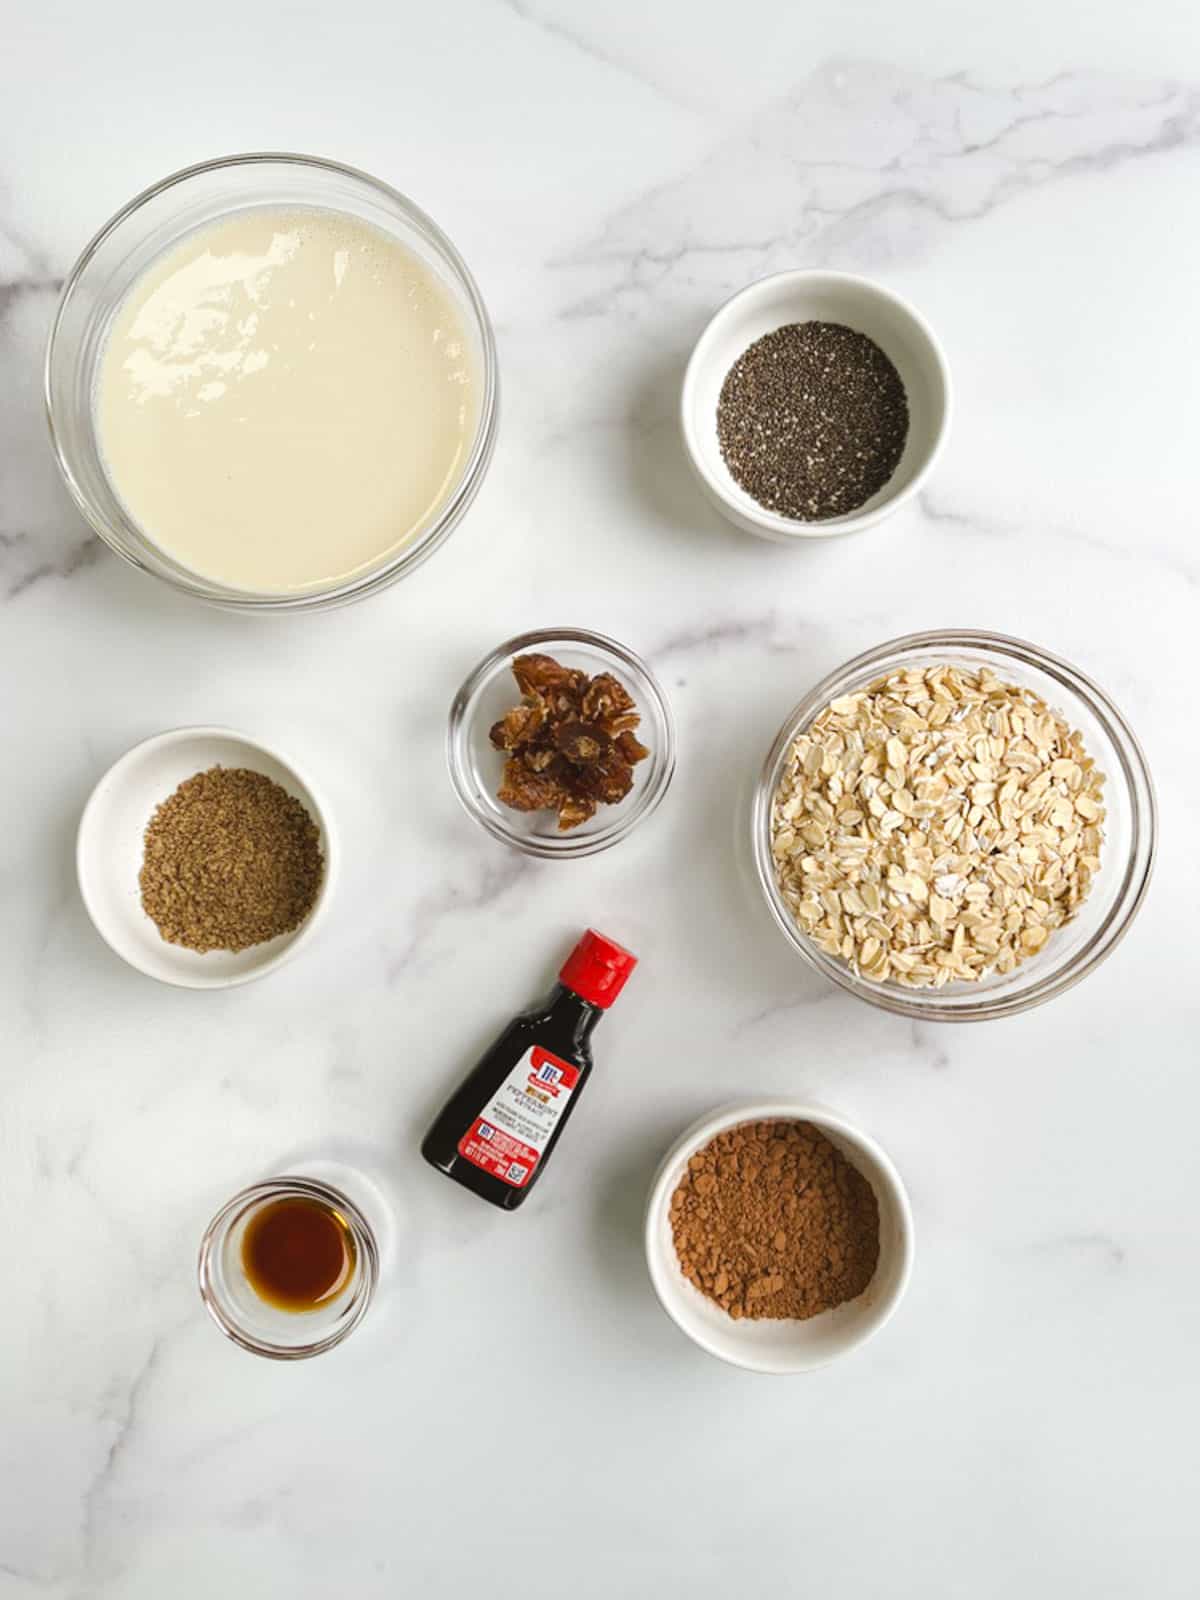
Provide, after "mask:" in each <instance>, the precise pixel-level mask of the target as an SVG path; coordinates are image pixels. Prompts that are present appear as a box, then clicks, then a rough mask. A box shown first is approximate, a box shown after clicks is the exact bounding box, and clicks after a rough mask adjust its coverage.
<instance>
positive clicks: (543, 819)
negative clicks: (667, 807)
mask: <svg viewBox="0 0 1200 1600" xmlns="http://www.w3.org/2000/svg"><path fill="white" fill-rule="evenodd" d="M531 651H538V652H541V653H542V654H543V655H548V656H553V657H554V659H555V660H556V661H559V662H561V663H562V665H563V666H565V667H577V668H579V669H580V670H581V671H583V672H586V673H588V674H589V675H590V676H593V677H594V676H595V675H596V674H597V673H599V672H611V673H612V675H613V677H614V678H616V679H617V680H618V681H619V682H621V683H623V684H624V686H625V687H626V689H628V690H629V693H630V694H631V695H632V696H633V698H634V700H635V702H636V704H637V709H638V711H639V712H640V713H641V718H642V720H641V724H640V726H639V727H638V728H637V729H636V730H635V732H636V734H637V737H638V738H639V739H640V740H641V742H642V743H643V744H644V745H645V746H646V748H647V749H648V750H649V751H650V754H649V756H648V757H647V758H646V760H645V761H641V762H639V763H638V765H637V766H636V767H634V769H633V774H634V777H633V788H632V790H631V791H630V793H629V794H628V795H627V796H626V797H625V799H624V800H622V801H621V802H620V804H619V805H615V806H601V807H600V808H599V810H598V811H597V812H596V815H595V816H594V817H592V818H590V819H589V821H587V822H584V823H581V824H580V826H579V827H578V828H572V829H571V830H570V832H568V833H559V831H558V820H557V818H556V816H555V814H554V813H553V812H552V811H535V812H522V811H511V810H509V808H508V807H507V806H504V805H501V803H500V801H499V800H497V798H496V790H497V789H498V788H499V786H500V779H501V775H502V773H503V770H504V754H503V752H502V751H500V750H497V749H496V748H495V746H494V745H493V744H492V742H491V740H490V739H489V738H488V733H489V731H490V730H491V727H492V725H493V723H496V722H498V721H499V720H500V718H501V717H502V716H503V715H504V713H505V712H506V711H507V710H509V708H510V707H512V706H515V705H516V704H517V703H518V702H519V700H520V698H521V693H520V690H519V689H518V688H517V685H516V682H515V680H514V678H513V675H512V672H511V671H510V667H511V665H512V660H513V657H514V656H519V655H525V654H526V653H528V652H531ZM446 756H447V760H448V761H449V764H450V781H451V782H452V783H453V785H454V792H455V794H456V795H457V796H458V798H459V800H460V801H461V802H462V805H463V808H464V809H465V810H466V811H467V812H468V813H469V815H471V816H472V817H474V818H475V820H476V822H478V823H479V824H480V826H481V827H483V828H486V829H487V831H488V832H489V833H490V834H491V835H492V837H493V838H496V839H501V840H503V842H504V843H505V844H510V845H512V846H513V847H514V848H515V849H517V850H524V851H525V852H526V854H528V855H532V856H541V857H543V858H544V859H546V860H548V861H553V860H559V859H561V858H563V857H566V856H590V855H594V854H595V853H596V852H597V851H598V850H607V849H608V847H609V846H610V845H614V844H617V843H619V842H620V840H622V839H624V838H625V836H626V834H628V833H630V832H631V831H632V829H634V828H635V827H636V826H637V824H638V823H639V822H641V821H642V820H643V818H645V817H648V816H649V815H650V813H651V812H652V811H653V810H654V808H655V806H657V805H658V803H659V801H660V800H661V799H662V797H663V795H664V794H666V792H667V786H668V785H669V784H670V782H671V778H672V776H673V775H674V772H675V723H674V719H673V718H672V716H671V708H670V706H669V705H668V704H667V698H666V696H665V695H664V694H663V692H662V689H661V688H660V687H659V684H658V681H657V679H656V678H655V676H654V674H653V673H652V672H651V671H650V668H649V667H648V666H647V665H646V663H645V662H644V661H642V660H640V659H639V658H638V657H637V656H635V655H634V653H633V651H632V650H627V649H626V648H625V647H624V645H620V644H617V643H616V641H615V640H613V639H606V638H605V637H604V635H603V634H601V633H590V632H589V631H588V630H587V629H585V628H542V629H539V630H538V631H537V632H535V633H523V634H521V635H520V637H519V638H516V639H509V640H507V641H506V642H505V643H504V644H502V645H498V646H497V647H496V649H495V650H493V651H492V652H491V654H490V655H487V656H485V657H484V659H483V660H482V661H481V662H480V663H479V665H478V666H477V667H476V668H475V670H474V671H473V672H472V673H471V675H470V677H469V678H468V679H467V681H466V682H465V683H464V684H463V686H462V688H461V689H460V690H459V691H458V693H457V695H455V697H454V704H453V705H452V706H451V708H450V726H449V730H448V733H447V739H446Z"/></svg>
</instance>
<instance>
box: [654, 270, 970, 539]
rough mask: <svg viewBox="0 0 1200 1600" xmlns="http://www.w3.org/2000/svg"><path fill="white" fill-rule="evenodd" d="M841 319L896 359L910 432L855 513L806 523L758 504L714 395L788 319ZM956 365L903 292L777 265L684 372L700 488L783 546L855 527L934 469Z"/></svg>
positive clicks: (686, 417) (688, 434)
mask: <svg viewBox="0 0 1200 1600" xmlns="http://www.w3.org/2000/svg"><path fill="white" fill-rule="evenodd" d="M812 321H820V322H840V323H843V324H844V325H845V326H846V327H848V328H854V329H855V330H856V331H857V332H859V333H865V334H866V335H867V337H868V338H869V339H873V340H874V341H875V343H876V344H877V345H878V346H879V347H880V349H881V350H882V351H883V352H884V353H885V355H887V356H888V357H890V359H891V361H892V363H893V364H894V366H895V367H896V370H897V371H898V372H899V374H900V377H901V380H902V382H903V384H904V391H905V394H906V395H907V397H908V440H907V443H906V444H905V446H904V454H903V455H902V456H901V458H900V463H899V465H898V466H897V468H896V470H895V472H893V474H892V476H891V477H890V478H889V479H888V481H887V483H885V484H884V486H883V488H882V489H880V490H879V491H878V492H877V493H876V494H874V495H872V496H871V498H870V499H869V500H868V501H866V503H865V504H864V505H862V506H860V507H859V509H858V510H857V511H852V512H850V513H848V514H847V515H846V516H844V517H829V518H826V519H825V520H823V521H821V522H801V521H799V520H798V519H797V518H795V517H784V516H780V515H779V513H778V512H775V511H768V510H766V509H765V507H763V506H760V505H759V503H758V501H757V500H755V499H753V498H752V497H751V496H750V495H749V494H747V493H746V491H745V490H744V489H743V488H741V487H740V485H739V484H738V483H737V482H736V481H735V480H734V478H733V475H732V474H731V472H730V471H729V468H728V467H727V466H726V465H725V460H724V457H723V456H722V455H721V446H720V444H719V442H718V440H717V402H718V400H719V399H720V395H721V385H722V384H723V383H724V381H725V377H726V374H727V373H728V371H729V369H730V367H732V366H733V364H734V362H735V361H736V360H737V359H738V357H739V356H741V355H742V353H743V352H744V351H745V350H746V349H747V347H748V346H749V345H751V344H753V343H754V341H755V340H756V339H761V338H762V337H763V335H764V334H767V333H772V332H774V330H775V329H776V328H782V327H785V326H786V325H787V324H788V323H791V322H812ZM950 411H951V391H950V369H949V367H948V366H947V364H946V357H945V354H944V352H943V350H942V347H941V345H940V344H939V343H938V341H937V339H936V337H935V336H934V333H933V331H932V329H931V328H930V327H929V325H928V323H926V322H925V321H924V319H923V318H922V317H921V316H919V315H918V313H917V312H916V311H914V310H913V308H912V306H910V305H909V304H908V303H907V302H906V301H904V300H902V299H901V298H900V297H899V295H895V294H893V293H892V292H891V290H890V289H884V288H882V287H881V286H880V285H879V284H877V283H872V282H870V280H869V279H867V278H858V277H855V276H853V275H852V274H851V273H848V272H808V271H803V272H780V273H777V274H776V275H775V276H774V277H771V278H761V279H759V281H758V282H757V283H752V284H750V285H749V286H748V287H747V288H745V289H742V290H741V291H740V292H739V293H738V294H735V295H734V296H733V298H732V300H727V301H726V302H725V304H724V305H723V306H722V307H721V309H720V310H719V311H718V312H717V314H716V315H715V316H714V317H713V319H712V321H711V322H710V323H709V324H708V326H707V328H705V330H704V332H703V333H702V334H701V335H700V338H699V340H698V341H697V343H696V348H695V349H694V350H693V352H692V357H691V360H690V361H689V362H688V366H687V372H686V373H685V374H684V379H683V394H682V399H681V423H682V427H683V442H684V446H685V448H686V450H687V455H688V459H689V460H690V462H691V464H692V467H693V470H694V471H695V473H696V476H697V478H698V479H699V481H700V487H701V488H702V489H703V490H704V492H705V494H706V495H707V496H708V498H709V499H710V500H711V501H712V503H713V505H714V506H716V508H717V510H718V511H719V512H721V514H722V515H723V516H726V517H728V518H729V520H730V521H731V522H733V523H736V525H737V526H738V527H739V528H744V529H745V530H746V532H747V533H754V534H757V535H758V536H759V537H760V538H763V539H774V540H775V541H777V542H778V543H781V544H794V543H799V542H802V541H804V540H806V539H827V538H830V537H831V536H832V535H834V534H839V533H857V532H859V531H860V530H861V529H863V528H869V527H872V526H873V525H874V524H875V523H877V522H881V521H882V520H883V518H884V517H887V516H890V515H891V513H892V512H893V511H895V510H896V509H897V507H898V506H902V505H903V504H904V502H905V501H906V500H910V499H911V498H912V496H913V495H915V494H916V493H917V491H918V489H920V487H921V485H922V484H923V483H924V482H925V479H926V478H927V477H928V476H929V473H930V472H931V471H932V470H933V465H934V462H935V461H936V460H937V458H938V455H939V454H940V452H941V449H942V446H943V444H944V443H945V440H946V435H947V432H948V431H949V427H950Z"/></svg>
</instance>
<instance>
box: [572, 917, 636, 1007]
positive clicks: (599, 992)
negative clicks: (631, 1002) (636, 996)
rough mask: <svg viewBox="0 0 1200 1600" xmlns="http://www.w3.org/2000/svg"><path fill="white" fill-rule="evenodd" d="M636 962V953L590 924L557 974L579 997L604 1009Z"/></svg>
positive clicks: (611, 1001) (609, 1003)
mask: <svg viewBox="0 0 1200 1600" xmlns="http://www.w3.org/2000/svg"><path fill="white" fill-rule="evenodd" d="M636 966H637V957H636V956H634V955H630V953H629V951H628V950H623V949H622V948H621V946H620V945H619V944H614V943H613V941H612V940H611V939H606V938H605V937H604V935H603V934H602V933H597V932H596V930H595V929H594V928H589V929H588V931H587V932H586V933H585V934H584V936H583V938H582V939H580V941H579V943H578V944H577V945H576V946H575V948H574V950H572V951H571V954H570V955H569V956H568V957H567V959H566V961H565V962H564V963H563V967H562V971H561V972H560V973H559V975H558V978H559V982H560V983H565V984H566V986H567V988H568V989H571V990H573V991H574V993H575V994H577V995H578V996H579V998H580V999H581V1000H586V1001H587V1002H588V1004H589V1005H593V1006H603V1007H604V1008H605V1009H606V1010H607V1008H608V1007H609V1006H610V1005H612V1003H613V1001H614V1000H615V999H616V998H617V996H618V995H619V994H620V992H621V990H622V989H623V988H624V987H625V980H626V978H628V976H629V974H630V973H631V972H632V971H633V969H634V967H636Z"/></svg>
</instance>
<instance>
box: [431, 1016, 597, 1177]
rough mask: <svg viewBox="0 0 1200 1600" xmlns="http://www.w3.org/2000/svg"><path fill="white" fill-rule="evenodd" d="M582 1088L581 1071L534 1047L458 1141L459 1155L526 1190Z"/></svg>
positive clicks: (528, 1051)
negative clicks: (562, 1118)
mask: <svg viewBox="0 0 1200 1600" xmlns="http://www.w3.org/2000/svg"><path fill="white" fill-rule="evenodd" d="M578 1082H579V1068H578V1067H573V1066H572V1065H571V1064H570V1062H569V1061H561V1060H560V1059H559V1058H558V1056H556V1055H551V1053H550V1051H549V1050H543V1049H542V1047H541V1045H534V1047H533V1048H532V1049H531V1050H526V1052H525V1054H524V1055H523V1056H522V1057H521V1059H520V1060H519V1061H518V1062H517V1064H516V1066H515V1067H514V1068H513V1069H512V1071H511V1072H510V1073H509V1075H508V1077H507V1078H505V1080H504V1082H503V1083H502V1084H501V1085H500V1087H499V1089H497V1090H496V1093H495V1094H494V1095H493V1096H492V1098H491V1099H490V1100H489V1101H488V1103H487V1105H486V1106H484V1108H483V1110H482V1111H481V1112H480V1114H479V1115H478V1116H477V1117H476V1118H475V1121H474V1122H473V1123H472V1124H471V1126H470V1127H469V1128H468V1129H467V1131H466V1133H464V1134H463V1136H462V1138H461V1139H460V1140H459V1141H458V1153H459V1155H460V1156H462V1158H463V1160H464V1161H471V1162H473V1163H474V1164H475V1166H477V1167H482V1169H483V1170H484V1172H488V1173H491V1175H492V1177H493V1178H499V1179H500V1180H501V1181H502V1182H503V1183H510V1184H511V1185H512V1186H513V1188H514V1189H523V1188H524V1187H525V1185H526V1184H527V1183H528V1182H529V1180H530V1178H532V1176H533V1171H534V1168H535V1167H536V1166H537V1164H538V1162H539V1161H540V1160H541V1158H542V1156H543V1154H544V1153H545V1149H546V1146H547V1145H548V1144H549V1143H550V1139H551V1137H552V1135H553V1133H554V1130H555V1128H556V1127H557V1126H558V1121H559V1118H560V1117H561V1116H562V1114H563V1112H564V1111H565V1110H566V1108H567V1102H568V1101H569V1100H570V1098H571V1095H572V1093H573V1092H574V1089H575V1085H576V1084H577V1083H578Z"/></svg>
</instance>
